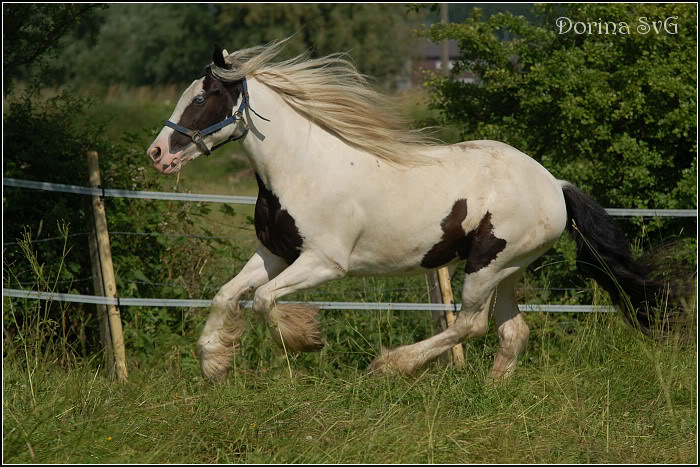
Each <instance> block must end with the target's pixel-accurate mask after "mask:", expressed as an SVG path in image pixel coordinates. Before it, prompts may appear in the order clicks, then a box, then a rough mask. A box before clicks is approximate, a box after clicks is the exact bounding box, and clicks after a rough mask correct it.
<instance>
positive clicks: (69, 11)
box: [2, 3, 104, 95]
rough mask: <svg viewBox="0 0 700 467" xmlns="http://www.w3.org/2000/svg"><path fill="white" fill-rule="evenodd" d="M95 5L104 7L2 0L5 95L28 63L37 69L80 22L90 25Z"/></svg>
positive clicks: (24, 72)
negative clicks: (5, 2)
mask: <svg viewBox="0 0 700 467" xmlns="http://www.w3.org/2000/svg"><path fill="white" fill-rule="evenodd" d="M97 8H104V7H102V6H100V5H94V4H93V5H89V4H47V3H17V4H4V3H3V5H2V19H3V23H2V33H3V37H2V43H3V54H2V64H3V79H4V85H5V86H4V88H3V93H4V95H7V94H8V92H9V91H10V89H11V88H12V84H13V82H14V81H15V79H16V78H17V77H26V73H27V67H28V66H30V65H32V66H34V67H35V68H38V66H39V65H41V64H42V62H44V61H45V60H46V59H47V58H49V57H51V56H55V55H56V54H57V53H58V50H59V41H60V39H61V38H63V37H65V36H66V35H68V34H69V32H71V31H73V30H76V29H81V28H80V23H81V21H82V22H83V24H86V23H87V24H90V23H91V21H90V20H91V19H94V16H95V14H96V9H97ZM83 30H85V28H83ZM46 75H48V73H46Z"/></svg>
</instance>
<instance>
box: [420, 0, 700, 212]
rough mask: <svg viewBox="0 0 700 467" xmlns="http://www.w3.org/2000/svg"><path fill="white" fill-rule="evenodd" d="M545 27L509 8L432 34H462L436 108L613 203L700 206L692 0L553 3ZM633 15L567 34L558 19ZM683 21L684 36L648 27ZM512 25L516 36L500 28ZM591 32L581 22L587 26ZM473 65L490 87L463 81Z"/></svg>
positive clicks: (437, 80)
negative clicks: (644, 26)
mask: <svg viewBox="0 0 700 467" xmlns="http://www.w3.org/2000/svg"><path fill="white" fill-rule="evenodd" d="M538 9H539V13H540V14H541V15H542V17H543V21H542V25H533V24H531V23H530V22H529V21H528V20H526V19H525V18H524V17H522V16H518V17H516V16H513V15H511V14H508V13H501V14H496V15H494V16H491V17H490V18H489V19H488V20H481V18H480V16H479V15H478V12H477V14H476V15H474V16H473V17H472V18H469V19H467V20H466V21H465V22H464V23H463V24H454V23H451V24H448V25H441V24H434V25H432V26H431V27H430V28H428V29H426V30H424V31H423V34H424V35H425V36H427V37H429V38H431V39H433V40H435V41H438V40H442V39H446V38H449V39H457V40H458V41H459V45H460V50H461V51H460V57H459V60H458V62H457V63H456V65H455V68H454V69H453V74H452V77H448V78H445V77H434V79H433V80H432V82H431V84H430V87H431V89H432V91H433V94H432V106H433V107H434V108H435V109H438V110H439V111H440V112H441V115H442V118H443V121H444V122H449V123H451V124H457V125H458V126H459V128H460V129H461V132H462V136H463V137H464V138H465V139H496V140H502V141H505V142H507V143H509V144H511V145H513V146H515V147H517V148H519V149H521V150H522V151H524V152H526V153H528V154H530V155H532V156H533V157H535V158H537V159H538V160H539V161H541V162H542V163H543V164H544V165H545V167H547V168H548V169H549V170H550V171H552V173H554V175H555V176H557V177H558V178H563V179H567V180H569V181H571V182H573V183H574V184H576V185H578V186H579V187H580V188H582V189H583V190H585V191H587V192H589V193H592V194H593V195H594V196H595V197H596V198H597V199H598V200H599V202H601V203H602V204H603V205H605V206H609V207H621V206H624V207H629V208H690V207H693V206H696V193H697V192H696V189H695V174H696V171H697V157H696V153H697V142H696V139H695V137H696V133H697V124H696V120H697V114H696V95H697V92H696V89H697V87H696V86H697V83H696V73H697V66H696V53H695V51H696V45H697V43H696V37H697V35H696V34H697V14H696V10H695V8H694V7H693V6H692V5H682V4H673V5H660V4H656V5H648V4H635V5H630V4H624V5H623V4H604V5H603V4H586V5H584V4H576V5H566V6H559V5H541V6H538ZM560 16H565V17H568V18H571V19H572V21H579V22H583V23H588V22H592V21H596V22H598V21H600V19H601V18H602V19H603V20H604V21H613V22H616V23H620V22H625V23H627V24H630V25H632V27H631V28H630V29H631V34H629V35H620V34H615V35H613V34H597V33H592V34H575V33H574V32H573V31H571V32H569V33H564V34H559V33H558V30H557V29H556V28H555V20H556V18H557V17H560ZM640 17H646V18H648V19H649V21H658V20H663V19H665V18H669V17H673V18H677V19H676V20H675V22H677V24H678V27H677V34H669V33H667V32H665V31H661V32H660V33H659V34H656V33H655V32H654V30H652V31H651V32H650V33H648V34H640V33H638V32H637V31H636V29H635V28H636V25H637V24H639V23H638V21H639V18H640ZM504 30H505V31H509V32H510V34H511V36H512V37H513V39H512V40H509V41H501V40H499V39H498V37H497V35H496V33H497V32H502V31H504ZM579 30H580V29H579ZM464 71H471V72H473V73H474V74H476V75H477V76H478V78H479V82H478V84H466V83H463V82H460V81H459V80H457V79H455V78H456V77H457V76H458V75H459V74H460V73H461V72H464Z"/></svg>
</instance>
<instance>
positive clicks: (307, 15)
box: [217, 3, 413, 81]
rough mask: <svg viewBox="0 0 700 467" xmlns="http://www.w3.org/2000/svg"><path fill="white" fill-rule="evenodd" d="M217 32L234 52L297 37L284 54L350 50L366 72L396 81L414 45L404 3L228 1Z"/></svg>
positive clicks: (220, 15) (225, 44)
mask: <svg viewBox="0 0 700 467" xmlns="http://www.w3.org/2000/svg"><path fill="white" fill-rule="evenodd" d="M220 8H221V12H220V13H219V17H218V22H217V30H218V31H219V33H220V34H221V37H222V40H223V44H224V47H226V48H228V49H229V50H232V49H240V48H246V47H251V46H254V45H260V44H264V43H267V42H270V41H272V40H275V39H282V38H285V37H288V36H292V35H294V38H293V39H292V40H291V41H290V42H289V44H288V45H287V47H286V49H285V51H284V54H285V55H284V56H285V57H287V58H289V57H292V56H295V55H298V54H301V53H304V52H306V51H307V50H308V51H310V53H311V56H312V57H319V56H323V55H327V54H330V53H334V52H349V54H350V56H351V57H352V59H353V60H354V61H355V62H356V64H357V66H358V68H359V69H360V71H361V72H363V73H365V74H367V75H370V76H372V77H374V78H377V79H379V80H382V81H390V80H391V79H393V78H395V77H396V76H397V75H399V74H400V73H401V72H402V71H403V67H404V66H405V63H406V59H407V58H408V57H409V56H410V54H411V53H412V51H413V49H412V47H411V44H412V40H413V35H412V33H411V25H410V22H409V20H408V18H407V15H406V13H405V8H404V7H403V6H401V5H392V4H371V3H370V4H354V3H316V4H301V3H293V4H263V3H255V4H226V5H222V6H221V7H220Z"/></svg>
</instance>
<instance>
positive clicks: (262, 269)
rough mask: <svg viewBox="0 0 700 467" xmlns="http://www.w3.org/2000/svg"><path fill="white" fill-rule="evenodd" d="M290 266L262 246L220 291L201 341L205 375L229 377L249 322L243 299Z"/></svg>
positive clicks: (200, 349)
mask: <svg viewBox="0 0 700 467" xmlns="http://www.w3.org/2000/svg"><path fill="white" fill-rule="evenodd" d="M286 267H287V263H286V262H285V261H284V260H283V259H282V258H280V257H279V256H275V255H273V254H272V253H270V251H269V250H268V249H267V248H265V247H264V246H261V247H260V248H258V250H257V251H256V252H255V254H254V255H253V256H252V257H251V258H250V260H248V262H247V263H246V265H245V266H244V267H243V269H242V270H241V271H240V272H239V273H238V274H237V275H236V277H234V278H233V279H232V280H231V281H229V282H228V283H227V284H226V285H224V286H223V287H221V289H219V292H218V293H217V294H216V296H215V297H214V302H213V304H212V307H211V313H210V314H209V318H207V323H206V325H205V326H204V331H203V332H202V335H201V336H200V338H199V341H198V342H197V353H198V354H199V363H200V367H201V369H202V374H203V375H204V376H205V377H207V378H208V379H210V380H212V381H216V380H219V379H221V378H223V377H224V376H225V375H226V371H227V370H228V368H229V366H231V359H232V357H233V353H234V351H235V350H236V344H237V343H238V340H239V339H240V337H241V334H243V329H244V328H245V321H244V317H243V311H242V310H241V309H240V307H239V305H238V302H239V300H240V298H241V297H242V296H243V295H244V294H246V293H249V292H252V291H253V290H255V289H257V288H258V287H260V286H261V285H263V284H265V283H267V282H268V281H270V279H272V278H274V277H275V276H277V275H278V274H279V273H280V272H281V271H283V270H284V269H285V268H286Z"/></svg>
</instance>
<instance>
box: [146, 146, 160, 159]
mask: <svg viewBox="0 0 700 467" xmlns="http://www.w3.org/2000/svg"><path fill="white" fill-rule="evenodd" d="M148 155H149V156H151V159H152V160H153V162H158V161H159V160H160V157H161V151H160V148H159V147H158V146H155V147H153V148H151V149H150V150H149V151H148Z"/></svg>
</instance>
